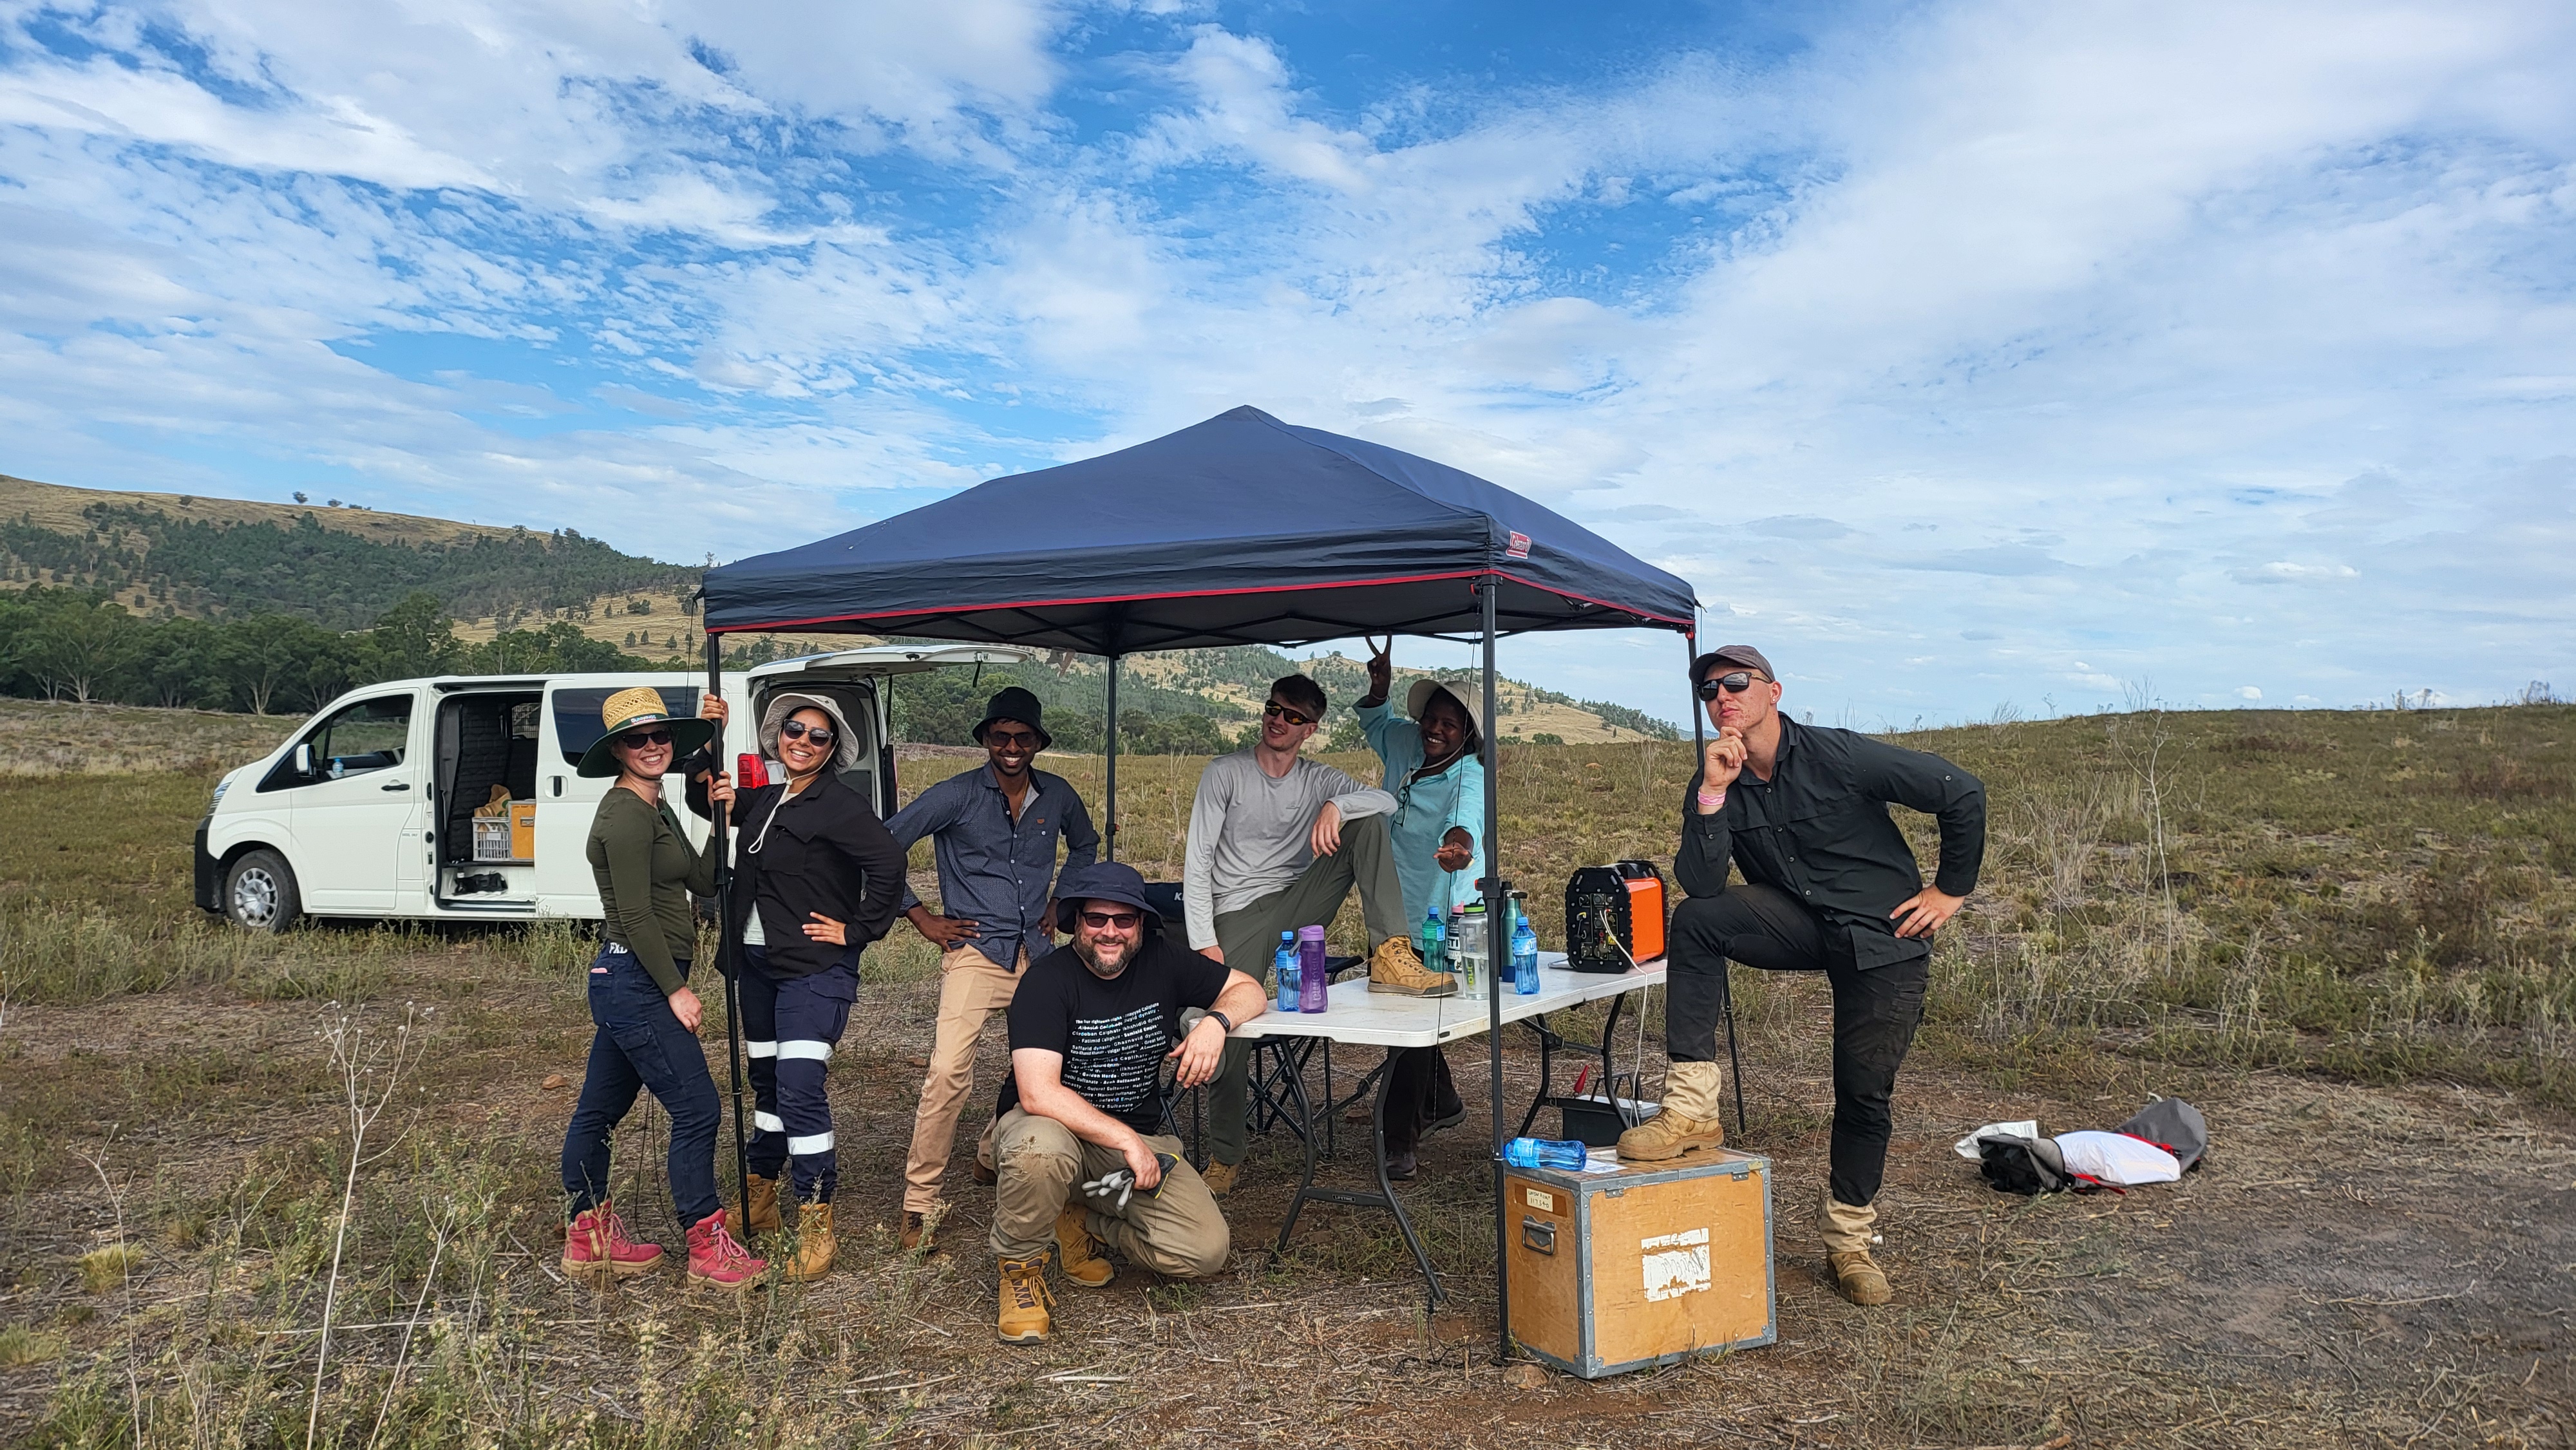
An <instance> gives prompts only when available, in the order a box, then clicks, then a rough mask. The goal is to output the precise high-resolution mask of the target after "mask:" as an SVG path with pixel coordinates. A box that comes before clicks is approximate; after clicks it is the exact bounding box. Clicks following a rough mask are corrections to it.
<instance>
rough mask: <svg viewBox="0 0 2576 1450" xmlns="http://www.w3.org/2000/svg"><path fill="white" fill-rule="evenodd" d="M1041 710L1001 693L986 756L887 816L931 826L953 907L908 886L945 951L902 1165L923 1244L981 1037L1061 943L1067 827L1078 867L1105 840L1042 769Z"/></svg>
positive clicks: (915, 836) (906, 1204) (906, 1215)
mask: <svg viewBox="0 0 2576 1450" xmlns="http://www.w3.org/2000/svg"><path fill="white" fill-rule="evenodd" d="M1038 712H1039V705H1038V700H1037V697H1036V696H1035V695H1032V694H1030V693H1029V692H1028V691H1026V690H1024V689H1021V688H1020V687H1018V686H1016V685H1014V686H1012V687H1011V688H1009V689H1006V690H1004V691H1002V692H1001V693H1000V694H998V695H995V696H994V697H993V698H992V701H991V703H989V704H987V705H986V706H985V707H984V719H983V722H982V723H981V724H978V725H977V726H976V727H975V742H976V743H977V744H979V745H981V746H983V747H984V749H985V751H986V753H987V755H988V757H989V758H988V759H987V761H986V762H985V763H984V764H982V765H979V766H977V767H975V768H974V769H973V770H970V771H967V772H966V773H965V774H963V775H956V776H951V777H949V778H948V779H947V780H943V781H941V782H940V783H939V784H937V785H934V786H932V787H931V788H930V789H928V790H926V791H923V792H922V793H921V794H920V796H918V797H917V798H915V799H914V801H913V803H912V804H910V805H908V806H905V807H904V808H903V809H902V810H900V811H897V812H895V814H894V819H892V820H890V821H887V822H886V829H887V830H888V831H890V832H892V833H893V835H894V839H895V842H896V844H898V845H900V846H902V847H903V848H904V849H905V850H907V851H908V850H910V849H912V845H913V843H914V842H916V841H918V840H920V839H922V838H923V837H924V836H927V837H929V838H930V839H931V840H932V842H933V843H934V844H933V846H932V854H933V856H934V857H935V858H936V860H937V861H938V864H939V900H940V908H941V911H942V912H943V913H944V914H942V915H939V916H933V915H931V914H930V911H929V909H928V908H927V907H925V906H923V905H922V904H921V899H920V898H919V897H918V896H915V895H913V894H912V893H910V892H906V893H904V903H903V904H904V915H905V916H906V917H907V918H909V919H910V920H911V922H912V924H913V926H914V928H915V929H917V930H918V931H920V933H921V934H922V935H923V936H924V937H926V938H928V939H929V940H930V941H931V942H933V943H935V944H937V945H938V946H939V947H940V949H941V953H942V954H941V956H940V958H939V1025H938V1029H937V1033H936V1035H935V1036H934V1037H933V1039H932V1045H931V1049H930V1071H929V1072H928V1073H927V1074H926V1075H925V1076H924V1077H923V1079H922V1084H921V1107H920V1110H919V1111H918V1112H917V1113H916V1114H915V1115H914V1117H913V1122H912V1151H911V1153H910V1154H909V1155H908V1156H907V1157H906V1159H905V1162H904V1168H903V1246H904V1247H905V1248H907V1249H913V1248H919V1247H920V1246H921V1242H922V1238H923V1235H924V1233H925V1232H926V1229H927V1225H928V1222H929V1215H930V1214H931V1212H932V1211H933V1210H934V1209H936V1208H937V1207H938V1206H939V1184H940V1180H941V1179H942V1178H943V1177H944V1176H946V1174H947V1171H948V1154H949V1151H950V1149H951V1148H952V1147H953V1146H954V1145H955V1142H956V1136H957V1116H958V1113H959V1111H960V1110H961V1109H963V1108H964V1106H965V1103H966V1096H967V1094H969V1093H971V1092H973V1091H974V1090H975V1040H976V1038H977V1037H979V1036H980V1035H982V1033H983V1031H984V1023H985V1021H986V1020H987V1019H988V1018H990V1017H991V1016H992V1015H993V1014H994V1013H995V1012H998V1011H1001V1010H1002V1009H1004V1008H1006V1007H1008V1006H1010V1005H1011V996H1012V994H1013V993H1014V992H1015V991H1017V990H1018V988H1019V982H1020V971H1021V969H1022V968H1024V967H1026V966H1027V965H1028V964H1029V957H1030V947H1029V941H1030V939H1031V938H1032V937H1034V938H1035V941H1036V952H1037V954H1038V955H1041V956H1043V955H1045V954H1046V953H1047V952H1048V951H1050V950H1052V949H1053V948H1054V946H1055V942H1054V939H1053V937H1052V936H1051V935H1047V934H1045V933H1047V931H1048V920H1049V915H1050V905H1051V903H1052V901H1053V900H1054V886H1055V879H1056V865H1055V849H1056V842H1057V840H1058V838H1062V840H1063V841H1064V843H1065V845H1066V848H1067V849H1066V855H1065V863H1064V868H1065V869H1066V870H1067V871H1073V870H1077V869H1079V868H1081V867H1084V866H1088V865H1090V864H1091V862H1092V859H1093V857H1095V856H1096V855H1098V854H1099V850H1100V833H1099V832H1098V831H1096V830H1094V829H1092V825H1091V813H1090V812H1089V811H1087V810H1085V809H1084V808H1083V804H1082V798H1081V797H1080V796H1078V795H1076V794H1074V790H1073V787H1072V786H1071V785H1070V784H1068V783H1067V782H1066V781H1065V779H1064V777H1062V776H1060V775H1050V774H1048V773H1047V772H1045V771H1043V770H1036V769H1033V768H1031V762H1032V761H1033V760H1034V759H1035V758H1036V756H1037V753H1038V752H1039V751H1041V750H1044V749H1046V748H1047V746H1048V745H1050V744H1052V743H1053V737H1051V736H1049V735H1048V734H1047V733H1046V730H1045V728H1044V727H1043V726H1041V725H1040V724H1039V723H1038ZM990 1132H991V1130H990V1128H989V1126H988V1127H987V1129H986V1137H985V1141H983V1142H981V1143H979V1144H978V1145H977V1148H976V1177H977V1178H978V1179H980V1180H982V1181H985V1182H990V1181H991V1179H990V1178H989V1177H988V1176H987V1175H988V1174H989V1173H990V1172H991V1167H992V1156H991V1145H990Z"/></svg>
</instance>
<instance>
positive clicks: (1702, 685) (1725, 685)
mask: <svg viewBox="0 0 2576 1450" xmlns="http://www.w3.org/2000/svg"><path fill="white" fill-rule="evenodd" d="M1755 678H1756V677H1755V675H1754V673H1753V672H1752V671H1751V670H1730V671H1728V672H1727V673H1725V674H1722V675H1711V676H1709V677H1708V678H1707V679H1705V680H1702V681H1700V682H1699V697H1700V698H1701V699H1703V700H1714V699H1716V698H1717V692H1718V691H1720V690H1724V691H1725V692H1726V693H1728V694H1730V695H1741V694H1743V693H1744V692H1745V691H1747V690H1749V689H1752V688H1753V681H1754V679H1755Z"/></svg>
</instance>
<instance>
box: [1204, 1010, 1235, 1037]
mask: <svg viewBox="0 0 2576 1450" xmlns="http://www.w3.org/2000/svg"><path fill="white" fill-rule="evenodd" d="M1208 1015H1209V1016H1210V1017H1213V1018H1215V1019H1216V1020H1218V1021H1219V1022H1222V1023H1224V1024H1225V1030H1226V1032H1227V1033H1228V1034H1231V1033H1232V1032H1233V1031H1234V1019H1233V1018H1231V1017H1228V1016H1227V1015H1225V1014H1224V1013H1222V1012H1219V1011H1218V1010H1216V1009H1215V1008H1214V1007H1210V1008H1209V1009H1208Z"/></svg>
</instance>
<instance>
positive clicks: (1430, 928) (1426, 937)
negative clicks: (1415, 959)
mask: <svg viewBox="0 0 2576 1450" xmlns="http://www.w3.org/2000/svg"><path fill="white" fill-rule="evenodd" d="M1422 969H1423V970H1424V971H1426V972H1445V971H1447V970H1449V928H1447V927H1445V926H1442V925H1441V924H1440V913H1439V912H1438V911H1437V910H1436V909H1435V910H1432V911H1426V912H1424V913H1422Z"/></svg>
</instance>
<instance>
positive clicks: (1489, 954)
mask: <svg viewBox="0 0 2576 1450" xmlns="http://www.w3.org/2000/svg"><path fill="white" fill-rule="evenodd" d="M1501 583H1502V579H1501V576H1499V575H1495V574H1488V575H1486V576H1485V577H1484V578H1483V579H1482V580H1481V581H1479V585H1478V589H1477V592H1478V593H1479V594H1482V595H1483V596H1484V599H1483V604H1484V611H1485V728H1484V736H1485V739H1484V747H1485V750H1484V754H1485V879H1484V880H1483V881H1481V882H1479V883H1477V884H1478V885H1480V886H1482V887H1483V888H1484V894H1485V1071H1486V1075H1487V1079H1488V1083H1487V1086H1488V1089H1489V1091H1490V1093H1491V1096H1492V1104H1491V1106H1492V1108H1493V1115H1494V1123H1493V1130H1494V1134H1493V1155H1494V1358H1495V1360H1496V1361H1497V1362H1501V1361H1504V1360H1508V1359H1510V1358H1511V1353H1512V1286H1511V1280H1510V1279H1509V1278H1508V1277H1506V1275H1507V1274H1508V1273H1509V1272H1510V1263H1509V1259H1508V1257H1507V1255H1508V1245H1507V1242H1506V1237H1505V1234H1504V1231H1503V1221H1504V1219H1505V1218H1506V1217H1507V1216H1508V1215H1507V1213H1506V1211H1505V1209H1504V1207H1503V1141H1504V1137H1503V1134H1504V1129H1503V990H1502V978H1501V977H1500V976H1499V975H1498V974H1497V973H1496V972H1495V971H1494V963H1496V962H1498V961H1502V960H1504V959H1505V958H1506V954H1507V953H1508V951H1509V950H1510V948H1509V946H1508V945H1507V943H1508V942H1509V941H1510V937H1509V935H1508V934H1507V933H1506V931H1505V930H1504V926H1503V910H1504V905H1505V898H1504V896H1503V857H1502V849H1501V847H1502V834H1503V793H1502V776H1501V775H1500V774H1499V769H1500V765H1501V747H1500V746H1498V745H1496V744H1495V743H1494V725H1495V721H1496V719H1497V716H1496V715H1495V713H1494V613H1495V599H1496V596H1497V595H1499V594H1500V593H1501V592H1502V591H1501V589H1500V588H1499V587H1498V586H1499V585H1500V584H1501Z"/></svg>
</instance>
